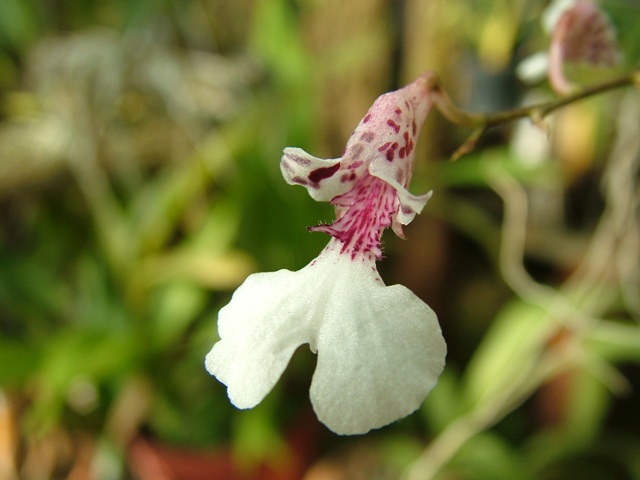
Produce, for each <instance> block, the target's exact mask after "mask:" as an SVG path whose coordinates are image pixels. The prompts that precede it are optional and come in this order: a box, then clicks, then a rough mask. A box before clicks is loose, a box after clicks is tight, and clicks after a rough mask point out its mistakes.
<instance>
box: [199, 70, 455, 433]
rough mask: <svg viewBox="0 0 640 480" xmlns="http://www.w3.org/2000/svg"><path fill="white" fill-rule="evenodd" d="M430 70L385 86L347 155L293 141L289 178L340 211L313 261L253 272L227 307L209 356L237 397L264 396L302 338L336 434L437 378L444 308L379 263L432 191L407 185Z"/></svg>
mask: <svg viewBox="0 0 640 480" xmlns="http://www.w3.org/2000/svg"><path fill="white" fill-rule="evenodd" d="M427 81H428V74H424V75H423V76H421V77H420V78H418V79H417V80H416V81H415V82H413V83H411V84H410V85H408V86H406V87H404V88H402V89H400V90H398V91H395V92H391V93H387V94H385V95H382V96H381V97H379V98H378V99H377V100H376V101H375V103H374V104H373V106H372V107H371V108H370V109H369V111H368V113H367V114H366V116H365V117H364V118H363V119H362V121H361V122H360V124H359V125H358V127H357V128H356V130H355V132H354V133H353V134H352V136H351V138H350V139H349V142H348V143H347V146H346V149H345V152H344V155H343V156H342V157H341V158H336V159H330V160H325V159H320V158H315V157H313V156H311V155H309V154H308V153H306V152H305V151H303V150H301V149H299V148H286V149H285V151H284V155H283V157H282V161H281V170H282V174H283V176H284V178H285V179H286V181H287V182H288V183H289V184H298V185H303V186H305V187H306V188H307V189H308V191H309V193H310V195H311V196H312V197H313V198H314V199H315V200H319V201H331V203H332V204H333V205H335V208H336V218H337V219H336V221H335V222H334V223H332V224H330V225H319V226H316V227H312V228H310V230H312V231H319V232H324V233H328V234H329V235H331V236H332V237H333V238H332V239H331V240H330V241H329V244H328V245H327V246H326V247H325V249H324V250H323V251H322V252H321V253H320V255H319V256H318V257H317V258H316V259H315V260H313V261H312V262H311V263H310V264H309V265H307V266H306V267H304V268H303V269H302V270H300V271H297V272H291V271H288V270H280V271H277V272H271V273H257V274H253V275H251V276H249V277H248V278H247V280H246V281H245V282H244V283H243V284H242V285H241V286H240V287H239V288H238V290H237V291H236V292H235V293H234V295H233V297H232V299H231V302H230V303H229V304H228V305H226V306H225V307H224V308H222V309H221V310H220V313H219V316H218V330H219V334H220V341H219V342H217V343H216V344H215V345H214V346H213V348H212V349H211V352H209V354H208V355H207V358H206V367H207V370H208V371H209V372H210V373H211V374H213V375H215V376H216V377H217V378H218V379H219V380H220V381H221V382H222V383H224V384H225V385H227V392H228V395H229V398H230V399H231V402H232V403H233V404H234V405H235V406H236V407H238V408H252V407H254V406H255V405H257V404H258V403H260V402H261V401H262V399H263V398H264V397H265V396H266V395H267V394H268V393H269V391H270V390H271V389H272V388H273V386H274V385H275V383H276V382H277V381H278V379H279V378H280V376H281V375H282V372H283V371H284V369H285V367H286V365H287V363H288V362H289V360H290V358H291V356H292V354H293V352H294V351H295V350H296V349H297V348H298V347H299V346H300V345H302V344H304V343H308V344H309V346H310V348H311V350H312V351H313V352H317V354H318V360H317V365H316V370H315V373H314V375H313V379H312V382H311V391H310V396H311V403H312V404H313V408H314V410H315V412H316V414H317V416H318V418H319V419H320V421H322V422H323V423H324V424H325V425H327V426H328V427H329V428H330V429H331V430H333V431H334V432H336V433H338V434H343V435H351V434H362V433H366V432H368V431H369V430H371V429H373V428H379V427H382V426H384V425H387V424H389V423H391V422H393V421H395V420H398V419H400V418H402V417H404V416H406V415H408V414H410V413H412V412H413V411H415V410H416V409H417V408H418V407H419V406H420V404H421V403H422V401H423V400H424V399H425V397H426V396H427V394H428V393H429V392H430V391H431V389H432V388H433V387H434V386H435V384H436V381H437V378H438V376H439V375H440V373H441V372H442V370H443V368H444V362H445V355H446V345H445V342H444V339H443V338H442V333H441V331H440V327H439V325H438V321H437V317H436V315H435V313H434V312H433V310H431V308H429V306H428V305H427V304H426V303H424V302H423V301H422V300H420V299H419V298H418V297H417V296H416V295H414V294H413V293H412V292H411V291H410V290H409V289H407V288H406V287H404V286H402V285H393V286H390V287H387V286H385V284H384V282H383V281H382V279H381V278H380V275H379V274H378V271H377V269H376V260H379V259H381V258H382V250H381V248H380V237H381V235H382V232H383V230H385V229H386V228H388V227H392V228H393V230H394V231H395V232H396V234H398V235H399V236H402V225H407V224H408V223H410V222H411V221H412V220H413V218H414V217H415V215H416V213H419V212H420V211H421V210H422V208H423V207H424V205H425V203H426V202H427V200H428V199H429V197H430V193H428V194H426V195H422V196H414V195H412V194H411V193H409V192H408V191H407V190H406V188H407V187H408V185H409V182H410V179H411V174H412V172H413V156H414V146H415V142H416V140H417V136H418V133H419V130H420V128H421V127H422V124H423V122H424V120H425V118H426V116H427V113H428V112H429V110H430V108H431V105H432V101H431V99H430V97H429V92H428V85H427Z"/></svg>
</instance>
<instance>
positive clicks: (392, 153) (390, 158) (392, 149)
mask: <svg viewBox="0 0 640 480" xmlns="http://www.w3.org/2000/svg"><path fill="white" fill-rule="evenodd" d="M398 146H399V145H398V144H397V143H394V144H393V145H391V146H390V147H389V149H388V150H387V154H386V157H387V160H388V161H389V162H393V157H395V155H396V149H397V148H398Z"/></svg>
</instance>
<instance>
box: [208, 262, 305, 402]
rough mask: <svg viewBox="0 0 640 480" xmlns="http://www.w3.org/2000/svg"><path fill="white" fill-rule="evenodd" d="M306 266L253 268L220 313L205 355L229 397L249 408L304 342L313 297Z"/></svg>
mask: <svg viewBox="0 0 640 480" xmlns="http://www.w3.org/2000/svg"><path fill="white" fill-rule="evenodd" d="M309 280H310V279H308V278H305V270H304V269H303V270H301V271H299V272H291V271H289V270H279V271H277V272H270V273H256V274H253V275H250V276H249V277H248V278H247V280H245V282H244V283H243V284H242V285H241V286H240V287H239V288H238V289H237V290H236V292H235V293H234V294H233V297H232V299H231V302H230V303H229V304H228V305H226V306H225V307H224V308H222V309H221V310H220V313H219V314H218V331H219V333H220V341H219V342H217V343H216V344H215V345H214V346H213V348H212V349H211V351H210V352H209V354H208V355H207V357H206V360H205V366H206V368H207V370H208V371H209V373H211V374H212V375H215V376H216V377H217V378H218V380H220V381H221V382H222V383H224V384H225V385H227V393H228V395H229V399H230V400H231V402H232V403H233V404H234V405H235V406H236V407H238V408H252V407H254V406H256V405H257V404H258V403H260V402H261V401H262V399H263V398H264V397H265V396H266V395H267V394H268V393H269V392H270V391H271V389H272V388H273V386H274V385H275V383H276V382H277V381H278V379H279V378H280V376H281V375H282V372H283V371H284V369H285V367H286V366H287V364H288V363H289V360H290V359H291V356H292V355H293V352H294V351H295V350H296V348H298V347H299V346H300V345H302V344H303V343H305V342H308V336H309V331H308V326H309V316H310V315H311V313H310V312H309V311H307V308H309V302H313V301H316V298H315V295H314V292H313V291H311V290H312V289H311V286H312V282H310V281H309Z"/></svg>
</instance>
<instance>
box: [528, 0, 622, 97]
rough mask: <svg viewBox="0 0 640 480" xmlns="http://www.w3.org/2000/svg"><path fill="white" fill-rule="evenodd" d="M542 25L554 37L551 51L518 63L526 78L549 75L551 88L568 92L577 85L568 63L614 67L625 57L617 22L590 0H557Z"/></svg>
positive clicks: (543, 18)
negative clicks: (612, 20)
mask: <svg viewBox="0 0 640 480" xmlns="http://www.w3.org/2000/svg"><path fill="white" fill-rule="evenodd" d="M542 24H543V27H544V29H545V30H546V31H547V33H548V34H549V35H550V37H551V44H550V46H549V51H548V53H547V52H541V53H538V54H535V55H533V56H531V57H529V58H527V59H525V60H524V61H523V62H522V63H521V64H520V65H519V66H518V75H519V76H520V77H521V78H522V79H523V80H529V79H531V80H535V79H536V77H538V76H539V75H540V74H546V75H547V76H548V78H549V83H550V84H551V87H552V88H553V89H554V90H555V91H556V92H557V93H559V94H562V95H566V94H568V93H570V92H571V91H572V90H574V89H575V88H576V87H575V85H574V84H573V83H572V82H571V81H570V80H569V79H568V78H567V76H566V74H565V67H566V66H567V65H586V66H589V67H601V68H610V67H614V66H615V65H616V64H618V63H619V62H620V60H621V57H622V55H621V53H620V49H619V47H618V43H617V40H616V32H615V29H614V27H613V25H612V24H611V22H610V21H609V18H608V17H607V15H606V14H605V13H604V12H603V11H602V10H601V9H600V8H599V7H598V5H596V4H595V3H593V2H592V1H590V0H555V1H553V2H552V3H551V4H550V5H549V7H547V9H546V10H545V12H544V14H543V15H542Z"/></svg>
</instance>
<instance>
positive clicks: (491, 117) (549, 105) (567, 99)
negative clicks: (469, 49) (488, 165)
mask: <svg viewBox="0 0 640 480" xmlns="http://www.w3.org/2000/svg"><path fill="white" fill-rule="evenodd" d="M623 87H636V88H640V70H634V71H632V72H631V73H628V74H626V75H623V76H621V77H618V78H615V79H613V80H609V81H607V82H604V83H600V84H597V85H592V86H590V87H586V88H584V89H582V90H580V91H577V92H575V93H572V94H571V95H567V96H564V97H560V98H557V99H554V100H551V101H549V102H543V103H536V104H533V105H528V106H526V107H520V108H514V109H512V110H504V111H502V112H495V113H473V112H468V111H466V110H463V109H461V108H459V107H458V106H457V105H456V104H455V103H454V102H453V100H451V97H450V96H449V94H448V93H447V92H446V90H445V89H444V87H443V86H442V83H441V81H440V78H439V77H438V76H437V75H436V74H435V73H434V74H433V75H432V76H431V78H430V80H429V88H430V90H431V92H432V93H433V95H434V103H435V105H436V107H437V108H438V110H440V113H442V115H444V116H445V117H446V118H447V119H448V120H449V121H451V122H452V123H455V124H457V125H462V126H464V127H469V128H472V129H473V133H472V134H471V136H470V137H469V139H468V140H467V141H466V142H465V143H464V144H463V145H462V146H461V147H460V148H459V149H458V150H457V151H456V153H455V154H454V156H453V157H454V159H456V158H458V157H460V156H462V155H464V154H465V153H468V152H470V151H472V150H473V149H474V148H475V145H476V144H477V142H478V140H479V139H480V137H481V136H482V135H483V134H484V132H485V131H486V130H488V129H489V128H492V127H496V126H498V125H504V124H505V123H509V122H512V121H514V120H518V119H520V118H530V119H531V120H532V121H533V122H534V123H539V122H540V121H541V120H542V119H543V118H544V117H546V116H547V115H549V114H550V113H552V112H554V111H555V110H557V109H559V108H562V107H564V106H566V105H569V104H571V103H574V102H577V101H579V100H583V99H585V98H588V97H592V96H594V95H598V94H600V93H604V92H609V91H612V90H616V89H619V88H623Z"/></svg>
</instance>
